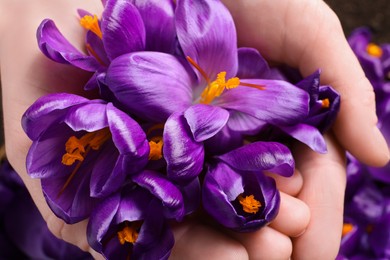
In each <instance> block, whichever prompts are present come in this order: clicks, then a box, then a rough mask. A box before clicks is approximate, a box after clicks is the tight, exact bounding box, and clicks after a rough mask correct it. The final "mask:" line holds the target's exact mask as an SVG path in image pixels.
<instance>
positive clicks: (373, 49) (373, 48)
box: [366, 43, 383, 58]
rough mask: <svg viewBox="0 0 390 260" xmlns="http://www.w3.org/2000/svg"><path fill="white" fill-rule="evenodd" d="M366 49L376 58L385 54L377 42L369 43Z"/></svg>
mask: <svg viewBox="0 0 390 260" xmlns="http://www.w3.org/2000/svg"><path fill="white" fill-rule="evenodd" d="M366 51H367V53H368V54H370V55H371V56H373V57H376V58H380V57H382V54H383V50H382V48H381V47H380V46H379V45H377V44H375V43H369V44H368V45H367V47H366Z"/></svg>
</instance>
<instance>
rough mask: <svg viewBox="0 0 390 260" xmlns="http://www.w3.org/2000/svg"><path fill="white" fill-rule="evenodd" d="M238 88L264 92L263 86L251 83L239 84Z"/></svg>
mask: <svg viewBox="0 0 390 260" xmlns="http://www.w3.org/2000/svg"><path fill="white" fill-rule="evenodd" d="M240 86H245V87H251V88H257V89H259V90H265V86H261V85H256V84H252V83H246V82H240Z"/></svg>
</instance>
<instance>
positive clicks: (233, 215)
mask: <svg viewBox="0 0 390 260" xmlns="http://www.w3.org/2000/svg"><path fill="white" fill-rule="evenodd" d="M294 167H295V164H294V159H293V157H292V155H291V152H290V150H289V149H288V148H287V147H285V146H284V145H282V144H279V143H271V142H269V143H266V142H255V143H252V144H248V145H245V146H243V147H241V148H238V149H236V150H233V151H231V152H229V153H226V154H223V155H221V156H218V157H217V158H216V160H215V161H214V162H211V163H210V164H209V165H208V167H207V171H206V175H205V179H204V183H203V188H202V203H203V207H204V208H205V210H206V211H207V213H208V214H210V215H211V216H212V217H213V218H214V219H216V220H217V221H218V222H219V223H220V224H222V225H223V226H225V227H227V228H230V229H233V230H235V231H240V232H248V231H254V230H256V229H259V228H261V227H263V226H264V225H267V224H268V223H269V222H271V221H272V220H273V219H274V218H275V217H276V215H277V213H278V211H279V205H280V195H279V191H278V190H277V189H276V184H275V181H274V179H273V178H271V177H269V176H266V175H265V174H264V173H265V171H267V172H272V173H276V174H279V175H282V176H285V177H288V176H291V175H292V174H293V173H294Z"/></svg>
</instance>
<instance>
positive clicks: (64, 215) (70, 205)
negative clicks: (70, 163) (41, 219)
mask: <svg viewBox="0 0 390 260" xmlns="http://www.w3.org/2000/svg"><path fill="white" fill-rule="evenodd" d="M82 170H83V174H75V176H74V177H73V179H72V180H71V181H70V183H69V185H68V186H67V187H66V188H65V189H64V190H63V191H62V188H63V187H64V183H65V182H66V180H67V179H68V176H58V177H57V176H56V177H53V178H46V179H42V190H43V193H44V195H45V198H46V201H47V203H48V205H49V206H50V208H51V210H52V211H53V212H54V213H55V214H56V215H57V216H58V217H59V218H61V219H63V220H64V221H65V222H66V223H68V224H73V223H77V222H79V221H81V220H83V219H86V218H87V217H89V215H90V214H91V211H92V209H93V208H94V207H95V205H96V203H97V202H98V200H97V199H94V198H91V197H90V196H89V187H88V185H89V181H90V173H89V172H85V171H86V170H87V169H85V168H84V169H81V171H82ZM70 171H71V169H70ZM81 171H80V172H81ZM69 174H70V172H69Z"/></svg>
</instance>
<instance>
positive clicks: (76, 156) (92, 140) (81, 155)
mask: <svg viewBox="0 0 390 260" xmlns="http://www.w3.org/2000/svg"><path fill="white" fill-rule="evenodd" d="M109 138H111V133H110V130H109V129H108V128H103V129H101V130H98V131H95V132H91V133H87V134H85V135H83V136H82V137H81V138H80V139H79V138H77V137H75V136H71V137H70V138H69V139H68V141H67V142H66V143H65V151H66V153H65V154H64V155H63V156H62V164H64V165H67V166H71V165H73V164H74V163H75V162H76V161H79V162H78V163H77V165H76V167H75V168H74V169H73V171H72V173H71V174H70V175H69V177H68V179H67V180H66V182H65V184H64V186H62V188H61V190H60V191H59V193H58V196H60V195H61V194H62V193H63V192H64V190H65V189H66V188H67V187H68V185H69V183H70V181H71V180H72V179H73V177H74V176H75V174H76V172H77V171H78V170H79V168H80V167H81V164H82V162H83V161H84V159H85V157H86V156H87V154H88V153H89V151H90V150H91V149H92V150H99V149H100V146H101V145H103V144H104V143H105V142H106V141H107V140H108V139H109Z"/></svg>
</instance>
